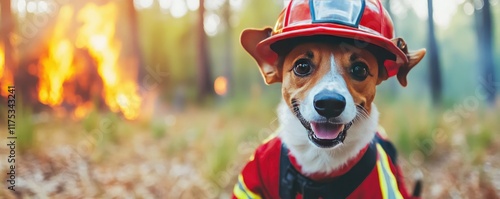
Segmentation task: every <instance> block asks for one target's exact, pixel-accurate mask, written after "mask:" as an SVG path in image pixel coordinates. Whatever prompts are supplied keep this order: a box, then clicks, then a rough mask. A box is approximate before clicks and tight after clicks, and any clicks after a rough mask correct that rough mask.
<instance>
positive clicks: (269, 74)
mask: <svg viewBox="0 0 500 199" xmlns="http://www.w3.org/2000/svg"><path fill="white" fill-rule="evenodd" d="M272 31H273V29H272V28H271V27H266V28H264V29H245V30H244V31H243V32H242V33H241V37H240V40H241V45H242V46H243V48H244V49H245V50H246V51H247V52H248V53H249V54H250V55H251V56H252V57H253V58H254V59H255V61H256V62H257V64H258V65H259V69H260V72H261V73H262V76H263V77H264V80H265V81H266V84H272V83H276V82H281V74H280V73H279V69H278V66H275V65H271V64H268V63H266V62H265V60H263V59H262V57H260V56H259V55H258V54H257V50H256V48H257V44H258V43H259V42H261V41H262V40H264V39H266V38H268V37H270V36H271V32H272Z"/></svg>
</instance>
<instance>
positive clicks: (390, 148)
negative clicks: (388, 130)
mask: <svg viewBox="0 0 500 199" xmlns="http://www.w3.org/2000/svg"><path fill="white" fill-rule="evenodd" d="M374 141H375V142H377V143H379V144H380V146H382V148H383V149H384V151H385V153H386V154H387V155H388V156H389V158H390V159H391V162H392V163H393V164H394V165H396V164H397V156H398V154H397V152H396V147H394V145H393V144H392V143H391V142H389V141H388V140H384V139H383V138H381V137H380V136H379V135H378V134H377V135H376V136H375V138H374Z"/></svg>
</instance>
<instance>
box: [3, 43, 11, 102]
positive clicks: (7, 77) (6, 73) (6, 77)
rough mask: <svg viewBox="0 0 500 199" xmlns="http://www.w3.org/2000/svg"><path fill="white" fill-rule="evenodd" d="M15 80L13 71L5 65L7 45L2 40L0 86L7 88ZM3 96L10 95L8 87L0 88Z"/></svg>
mask: <svg viewBox="0 0 500 199" xmlns="http://www.w3.org/2000/svg"><path fill="white" fill-rule="evenodd" d="M13 82H14V78H13V77H12V72H11V71H10V69H9V67H7V65H5V46H4V44H3V43H2V42H0V86H1V87H2V88H6V87H7V86H12V85H14V84H13ZM0 95H1V96H4V97H6V96H8V95H9V92H8V91H7V89H1V90H0Z"/></svg>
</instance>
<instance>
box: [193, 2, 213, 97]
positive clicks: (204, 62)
mask: <svg viewBox="0 0 500 199" xmlns="http://www.w3.org/2000/svg"><path fill="white" fill-rule="evenodd" d="M204 5H205V0H200V8H199V9H198V23H197V30H196V32H197V34H198V45H197V49H198V71H197V72H198V100H199V101H201V100H203V99H205V98H206V97H207V96H209V95H212V94H213V93H214V91H213V86H212V81H211V78H210V60H209V57H208V43H207V35H206V34H205V29H204V28H203V25H204V20H205V6H204Z"/></svg>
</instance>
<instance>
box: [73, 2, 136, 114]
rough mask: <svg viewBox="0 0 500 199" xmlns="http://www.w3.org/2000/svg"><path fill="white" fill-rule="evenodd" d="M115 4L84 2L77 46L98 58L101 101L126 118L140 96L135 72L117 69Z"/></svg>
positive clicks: (133, 110) (117, 48) (134, 109)
mask: <svg viewBox="0 0 500 199" xmlns="http://www.w3.org/2000/svg"><path fill="white" fill-rule="evenodd" d="M117 14H118V10H117V6H116V5H115V4H111V3H109V4H107V5H104V6H97V5H95V4H87V5H86V6H85V7H84V8H83V9H82V10H81V11H80V13H79V14H78V20H79V21H81V22H83V23H84V25H83V26H82V27H81V29H80V30H79V32H78V36H77V40H76V45H77V47H81V48H88V50H89V52H90V54H91V56H92V57H93V58H94V59H95V60H96V61H97V65H98V68H97V70H98V73H99V75H100V76H101V78H102V80H103V83H104V91H103V92H104V93H103V95H104V96H103V97H104V101H105V102H106V104H107V105H108V106H109V108H110V109H111V111H114V112H118V111H120V112H122V113H123V115H124V116H125V117H126V118H127V119H134V118H136V117H137V116H138V114H139V108H140V103H141V97H140V96H139V95H138V86H137V84H136V81H135V75H136V73H134V71H130V70H126V69H125V68H124V67H121V68H120V65H119V63H118V61H119V55H120V50H121V43H120V42H119V41H118V40H117V39H115V32H116V21H117Z"/></svg>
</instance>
